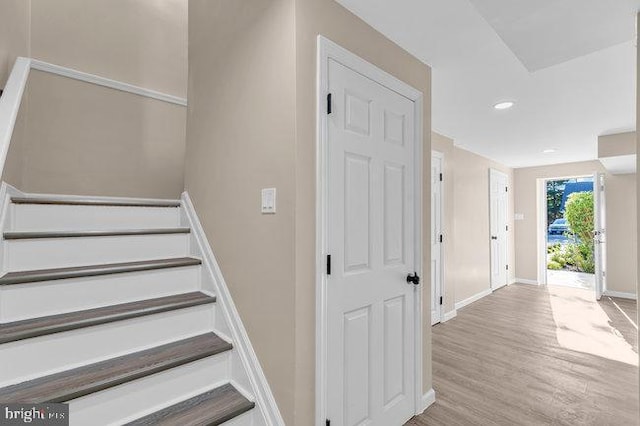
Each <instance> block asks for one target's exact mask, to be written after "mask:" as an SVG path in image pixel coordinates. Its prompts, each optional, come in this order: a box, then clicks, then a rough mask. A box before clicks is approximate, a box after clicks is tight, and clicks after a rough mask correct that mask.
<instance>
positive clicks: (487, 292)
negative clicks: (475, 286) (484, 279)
mask: <svg viewBox="0 0 640 426" xmlns="http://www.w3.org/2000/svg"><path fill="white" fill-rule="evenodd" d="M491 293H492V290H491V289H490V288H488V289H486V290H482V291H481V292H480V293H477V294H474V295H473V296H471V297H468V298H466V299H464V300H461V301H460V302H456V311H457V310H458V309H462V308H464V307H465V306H467V305H468V304H470V303H473V302H475V301H476V300H480V299H482V298H483V297H485V296H488V295H490V294H491Z"/></svg>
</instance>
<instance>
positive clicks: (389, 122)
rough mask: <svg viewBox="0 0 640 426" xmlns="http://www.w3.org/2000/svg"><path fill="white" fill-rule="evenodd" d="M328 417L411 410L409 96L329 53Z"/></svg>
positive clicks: (396, 414)
mask: <svg viewBox="0 0 640 426" xmlns="http://www.w3.org/2000/svg"><path fill="white" fill-rule="evenodd" d="M328 82H329V91H330V93H331V94H332V101H331V105H332V112H331V114H330V115H329V116H328V138H327V150H328V153H327V156H328V189H327V192H328V194H327V212H328V213H327V214H328V217H327V228H328V229H327V247H328V252H329V253H331V256H332V267H331V274H330V275H328V277H327V278H328V279H327V373H326V374H327V377H326V386H327V393H326V398H327V399H326V400H327V417H328V419H330V421H331V425H332V426H342V425H344V426H352V425H364V424H367V425H374V426H376V425H379V426H393V425H402V424H403V423H404V422H405V421H406V420H408V419H409V418H410V417H411V416H412V415H413V414H414V394H415V387H414V383H415V377H414V373H415V364H414V362H415V353H414V349H415V348H414V294H415V291H416V290H415V288H414V285H413V284H409V283H407V279H406V278H407V274H408V273H412V272H414V270H415V269H416V267H415V265H416V263H415V262H416V259H415V258H414V247H415V246H414V238H415V235H414V219H415V217H414V214H415V213H414V212H415V209H414V207H415V206H414V166H413V164H414V139H415V138H414V132H415V130H414V113H415V111H414V108H415V104H414V102H412V101H410V100H409V99H407V98H405V97H403V96H401V95H399V94H398V93H396V92H394V91H392V90H390V89H387V88H386V87H384V86H382V85H380V84H378V83H376V82H375V81H373V80H370V79H369V78H367V77H364V76H363V75H361V74H359V73H357V72H355V71H353V70H351V69H349V68H347V67H345V66H343V65H341V64H340V63H338V62H335V61H334V60H332V59H329V64H328Z"/></svg>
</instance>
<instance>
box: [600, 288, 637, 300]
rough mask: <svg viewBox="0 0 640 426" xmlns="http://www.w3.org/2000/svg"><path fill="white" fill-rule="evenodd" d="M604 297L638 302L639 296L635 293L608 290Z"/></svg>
mask: <svg viewBox="0 0 640 426" xmlns="http://www.w3.org/2000/svg"><path fill="white" fill-rule="evenodd" d="M604 295H605V296H609V297H619V298H620V299H631V300H638V296H637V295H636V294H635V293H623V292H621V291H612V290H607V291H605V292H604Z"/></svg>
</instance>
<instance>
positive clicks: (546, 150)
mask: <svg viewBox="0 0 640 426" xmlns="http://www.w3.org/2000/svg"><path fill="white" fill-rule="evenodd" d="M554 152H556V150H555V149H553V148H549V149H545V150H544V151H542V153H543V154H553V153H554Z"/></svg>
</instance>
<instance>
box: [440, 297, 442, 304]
mask: <svg viewBox="0 0 640 426" xmlns="http://www.w3.org/2000/svg"><path fill="white" fill-rule="evenodd" d="M440 304H441V305H442V296H440Z"/></svg>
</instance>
